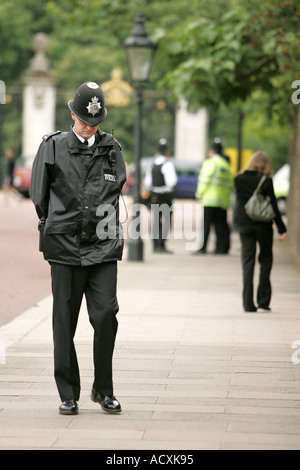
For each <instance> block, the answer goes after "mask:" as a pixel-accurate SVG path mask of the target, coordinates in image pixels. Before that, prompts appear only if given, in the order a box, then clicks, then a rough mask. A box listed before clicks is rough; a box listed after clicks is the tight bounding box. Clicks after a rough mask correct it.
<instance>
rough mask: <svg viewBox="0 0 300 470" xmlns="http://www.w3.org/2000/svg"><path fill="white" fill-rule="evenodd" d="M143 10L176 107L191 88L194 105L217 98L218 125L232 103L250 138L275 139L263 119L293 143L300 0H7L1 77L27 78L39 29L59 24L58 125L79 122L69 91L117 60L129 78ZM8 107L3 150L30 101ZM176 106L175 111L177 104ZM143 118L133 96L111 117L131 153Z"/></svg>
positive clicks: (51, 30)
mask: <svg viewBox="0 0 300 470" xmlns="http://www.w3.org/2000/svg"><path fill="white" fill-rule="evenodd" d="M139 11H142V12H144V14H145V17H146V28H147V30H148V32H149V35H150V37H151V38H152V39H153V40H155V41H158V42H159V48H158V50H157V52H156V56H155V62H154V67H153V69H152V73H151V82H150V84H149V85H148V88H149V89H152V90H154V89H156V90H161V91H162V92H165V90H168V92H169V93H171V95H169V97H168V106H169V105H170V106H171V107H172V104H175V103H176V100H177V98H178V96H180V95H182V94H183V95H184V96H185V97H186V98H187V99H188V101H189V104H190V107H191V108H192V109H197V108H198V107H199V106H206V107H208V108H209V109H210V111H211V129H214V123H215V122H217V116H218V115H220V116H221V119H219V122H221V121H222V119H223V118H222V113H223V111H222V110H223V109H229V107H230V108H231V109H232V106H235V107H236V108H235V109H243V110H244V114H245V115H246V114H247V118H246V119H245V126H244V127H245V132H244V136H245V143H247V144H248V137H249V138H250V139H251V138H252V141H253V142H254V141H255V142H257V145H258V144H259V142H261V141H262V143H264V140H265V141H266V142H267V143H268V142H270V141H271V140H272V137H269V136H270V134H268V135H266V134H264V135H263V134H262V132H261V129H260V128H259V127H258V126H255V123H257V122H261V123H262V122H263V123H264V124H262V126H263V127H264V129H266V128H274V129H276V132H275V134H277V135H278V136H280V135H281V136H282V139H281V142H284V144H282V145H284V146H285V148H286V146H287V138H286V125H287V124H286V123H287V122H289V121H290V119H291V117H292V115H293V113H294V112H295V109H296V107H295V105H293V104H292V103H291V99H290V98H291V84H292V82H293V81H294V80H296V79H297V78H300V77H299V72H298V64H299V59H300V37H299V27H298V22H299V17H300V4H299V3H297V2H296V1H295V0H251V1H250V0H217V1H215V2H209V1H208V0H190V1H189V2H188V3H187V2H186V0H177V1H176V2H174V0H164V2H161V1H160V0H128V1H126V2H124V0H40V2H35V1H34V0H2V1H1V3H0V43H1V45H2V46H3V47H2V52H1V55H0V79H1V80H4V81H5V82H6V83H7V85H8V86H9V87H20V86H21V77H22V74H23V72H24V70H25V69H26V68H27V67H28V63H29V60H30V58H31V57H32V55H33V51H32V48H31V40H32V36H33V34H34V33H36V32H38V31H43V32H46V33H47V34H49V37H50V46H49V49H48V50H47V56H48V58H49V60H50V64H51V68H52V69H53V70H54V73H55V75H56V77H57V79H58V82H57V86H58V92H59V97H58V107H57V127H58V128H64V129H65V128H67V127H68V126H69V123H70V118H69V114H68V113H69V111H68V108H67V106H66V101H67V99H68V98H70V97H72V96H73V94H74V91H75V90H76V88H77V87H78V85H79V84H80V83H82V82H83V81H86V80H87V79H88V80H94V81H97V82H98V83H101V82H104V81H107V80H109V79H110V73H111V71H112V69H113V68H115V67H118V68H120V69H121V70H122V72H123V77H124V79H125V80H128V73H127V68H126V65H125V60H124V56H123V50H122V42H123V41H124V39H125V38H126V37H128V36H129V35H130V34H131V30H132V27H133V22H134V19H135V17H136V16H137V13H138V12H139ZM12 97H13V102H12V105H13V104H14V102H15V98H14V95H13V94H12ZM245 103H247V104H245ZM249 103H251V109H250V110H249V109H248V108H247V107H248V106H249ZM221 104H222V110H221V112H220V105H221ZM224 106H225V108H224ZM154 109H155V99H152V101H151V99H150V100H149V101H147V103H145V116H144V127H145V130H147V131H146V132H145V135H146V138H145V139H144V141H145V143H146V145H147V148H145V153H149V152H150V151H151V152H152V151H153V149H155V142H156V139H157V138H158V137H161V135H159V132H160V130H159V122H163V118H162V114H159V113H155V112H154ZM0 111H1V112H2V113H1V115H0V127H1V129H2V130H0V139H1V141H0V150H1V147H2V148H3V146H4V142H6V144H7V143H8V142H12V141H13V139H15V135H16V130H17V129H18V130H19V129H20V128H21V124H20V119H21V115H20V104H19V103H18V101H16V103H15V107H14V109H13V108H12V107H9V106H6V107H5V112H3V111H4V110H3V107H2V108H1V110H0ZM245 111H247V113H246V112H245ZM164 116H165V115H164ZM168 116H169V118H168V119H170V120H172V111H170V113H169V115H168ZM258 116H259V118H258ZM252 119H253V122H254V124H253V123H252ZM134 120H135V105H134V101H133V100H132V102H131V105H130V107H129V108H125V109H117V108H115V109H110V110H109V115H108V118H107V120H106V121H105V122H104V128H105V130H107V131H108V132H110V129H111V127H115V128H116V129H117V135H116V137H117V138H118V139H119V140H120V141H121V142H122V144H123V146H124V147H125V148H126V152H127V153H128V160H130V159H131V157H132V154H133V147H134ZM4 121H5V122H4ZM157 121H158V122H157ZM233 122H234V119H233ZM283 124H284V126H283ZM170 125H171V124H170V122H168V124H167V125H166V131H165V132H166V133H168V132H169V126H170ZM162 127H163V126H161V128H162ZM231 127H232V130H230V131H228V134H229V136H228V140H230V141H234V138H235V137H234V135H235V125H234V124H233V123H232V126H231ZM248 129H249V131H248ZM250 129H251V131H250ZM224 131H225V129H224ZM212 132H213V131H212ZM151 134H153V137H151ZM251 136H252V137H251ZM256 139H257V140H256ZM250 143H251V142H250ZM6 144H5V145H6ZM17 147H18V148H19V147H20V142H18V143H17ZM260 147H262V145H260ZM277 147H278V148H279V147H280V145H277ZM272 153H273V152H272ZM280 153H281V154H283V153H284V151H282V150H281V151H280Z"/></svg>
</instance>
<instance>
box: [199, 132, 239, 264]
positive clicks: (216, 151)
mask: <svg viewBox="0 0 300 470" xmlns="http://www.w3.org/2000/svg"><path fill="white" fill-rule="evenodd" d="M208 156H209V158H208V159H206V160H205V162H204V163H203V165H202V168H201V170H200V174H199V180H198V186H197V191H196V198H197V199H199V200H200V202H201V203H202V204H203V206H204V240H203V245H202V247H201V248H200V249H199V250H198V251H196V252H194V253H193V254H194V255H197V254H206V253H207V245H208V241H209V235H210V231H211V227H212V226H214V229H215V234H216V247H215V253H216V254H221V255H226V254H228V253H229V249H230V227H229V224H228V220H227V210H228V209H229V208H230V206H231V193H232V191H233V189H234V177H233V174H232V173H231V169H230V164H229V161H228V157H226V156H224V155H223V148H222V144H221V142H220V140H217V139H216V140H214V141H213V143H212V145H211V147H210V150H209V153H208Z"/></svg>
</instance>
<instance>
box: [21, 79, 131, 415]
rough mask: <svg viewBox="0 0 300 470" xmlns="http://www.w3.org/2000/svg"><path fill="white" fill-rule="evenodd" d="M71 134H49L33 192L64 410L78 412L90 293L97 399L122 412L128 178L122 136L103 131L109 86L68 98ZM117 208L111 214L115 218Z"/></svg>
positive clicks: (89, 86) (89, 85)
mask: <svg viewBox="0 0 300 470" xmlns="http://www.w3.org/2000/svg"><path fill="white" fill-rule="evenodd" d="M68 106H69V109H70V111H71V116H72V119H73V121H74V125H73V126H71V129H70V131H69V132H61V131H58V132H54V133H53V134H49V135H46V136H44V137H43V140H42V143H41V145H40V147H39V150H38V152H37V155H36V158H35V160H34V163H33V168H32V178H31V185H30V196H31V198H32V201H33V203H34V205H35V208H36V212H37V215H38V217H39V219H40V232H41V248H40V249H41V251H43V253H44V258H45V259H46V260H47V261H48V262H49V263H50V265H51V277H52V293H53V338H54V369H55V370H54V374H55V380H56V384H57V388H58V392H59V395H60V398H61V401H62V404H61V406H60V407H59V412H60V414H77V413H78V404H77V402H78V400H79V397H80V376H79V368H78V362H77V356H76V351H75V346H74V342H73V338H74V335H75V332H76V325H77V320H78V315H79V311H80V307H81V302H82V298H83V295H85V298H86V302H87V309H88V314H89V319H90V322H91V324H92V326H93V328H94V349H93V354H94V383H93V387H92V393H91V399H92V400H93V401H94V402H97V403H99V404H100V405H101V407H102V409H103V410H104V411H107V412H111V413H117V412H120V411H121V405H120V403H119V402H118V400H117V399H116V398H115V397H114V394H113V380H112V358H113V350H114V343H115V338H116V334H117V328H118V322H117V318H116V315H117V313H118V310H119V307H118V301H117V295H116V284H117V261H118V260H121V258H122V252H123V237H122V229H121V227H120V226H119V196H120V191H121V188H122V186H123V184H124V182H125V180H126V175H125V164H124V161H123V157H122V153H121V148H120V146H119V144H118V142H117V141H116V140H115V139H114V137H113V136H112V135H110V134H107V133H105V132H103V131H101V130H100V128H99V124H100V123H101V122H102V121H103V120H104V119H105V117H106V115H107V110H106V108H105V103H104V95H103V91H102V89H101V88H100V87H99V86H98V85H97V84H96V83H94V82H86V83H83V84H82V85H81V86H80V87H79V88H78V90H77V92H76V95H75V97H74V99H73V100H71V101H70V102H69V103H68ZM108 214H109V217H108Z"/></svg>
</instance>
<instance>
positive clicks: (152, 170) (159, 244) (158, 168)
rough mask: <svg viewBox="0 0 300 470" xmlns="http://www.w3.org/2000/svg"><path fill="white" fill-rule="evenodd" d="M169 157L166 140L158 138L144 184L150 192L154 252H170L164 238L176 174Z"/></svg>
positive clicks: (165, 236)
mask: <svg viewBox="0 0 300 470" xmlns="http://www.w3.org/2000/svg"><path fill="white" fill-rule="evenodd" d="M169 157H170V154H169V145H168V142H167V140H166V139H160V140H159V144H158V153H157V155H156V156H155V159H154V162H153V164H152V165H151V166H150V167H149V168H148V170H147V172H146V176H145V185H146V187H147V188H149V190H150V193H151V211H152V238H153V248H154V252H155V253H171V251H169V250H167V248H166V246H165V240H166V238H167V236H168V234H169V231H170V225H171V216H172V203H173V195H174V189H175V186H176V183H177V174H176V170H175V166H174V164H173V163H172V161H171V160H170V158H169Z"/></svg>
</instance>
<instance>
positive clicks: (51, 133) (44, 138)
mask: <svg viewBox="0 0 300 470" xmlns="http://www.w3.org/2000/svg"><path fill="white" fill-rule="evenodd" d="M60 133H61V131H56V132H50V133H49V134H46V135H44V136H43V140H44V142H47V140H49V139H50V137H52V136H54V135H57V134H60Z"/></svg>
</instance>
